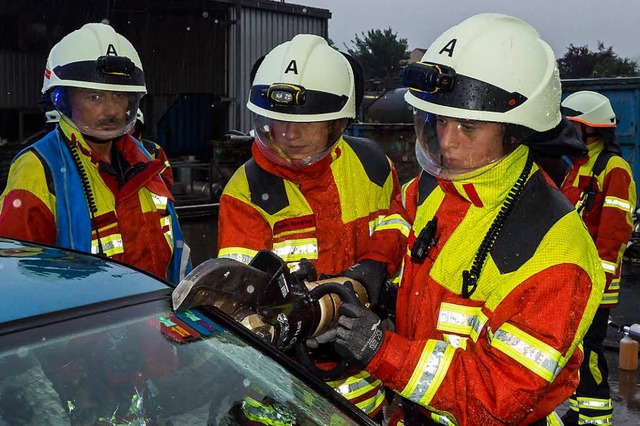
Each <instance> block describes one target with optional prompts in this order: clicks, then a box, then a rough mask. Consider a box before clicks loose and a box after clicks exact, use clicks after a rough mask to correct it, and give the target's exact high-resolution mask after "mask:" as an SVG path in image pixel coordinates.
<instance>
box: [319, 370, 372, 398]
mask: <svg viewBox="0 0 640 426" xmlns="http://www.w3.org/2000/svg"><path fill="white" fill-rule="evenodd" d="M327 384H328V385H329V386H331V387H332V388H334V389H335V390H336V392H338V393H339V394H340V395H342V396H344V397H345V398H347V399H349V400H351V399H354V398H356V397H358V396H360V395H364V394H365V393H367V392H369V391H371V390H373V389H375V388H381V387H382V381H381V380H378V379H376V378H375V377H373V376H371V375H370V374H369V373H367V372H366V371H361V372H359V373H358V374H355V375H353V376H349V377H347V378H346V379H341V380H335V381H333V382H327Z"/></svg>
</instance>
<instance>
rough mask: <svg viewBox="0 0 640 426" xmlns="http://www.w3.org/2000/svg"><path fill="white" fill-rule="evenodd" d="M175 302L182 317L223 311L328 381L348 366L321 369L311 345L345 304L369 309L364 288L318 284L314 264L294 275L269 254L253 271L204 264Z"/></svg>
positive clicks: (233, 264)
mask: <svg viewBox="0 0 640 426" xmlns="http://www.w3.org/2000/svg"><path fill="white" fill-rule="evenodd" d="M172 299H173V308H174V310H175V311H176V312H180V311H184V310H186V309H191V308H195V307H198V306H214V307H216V308H218V309H220V310H221V311H223V312H224V313H226V314H228V315H229V316H231V317H233V318H234V319H235V320H236V321H238V322H239V323H241V324H243V325H244V326H245V327H246V328H248V329H249V330H251V331H252V332H253V333H255V334H256V335H258V336H259V337H260V338H262V339H263V340H265V341H267V342H269V343H271V344H273V345H274V346H276V347H277V348H278V349H280V350H281V351H283V352H287V351H292V350H293V351H295V354H296V357H297V358H298V361H299V362H300V363H301V364H302V365H304V366H305V367H306V368H307V369H309V370H310V371H311V372H312V373H314V374H316V375H317V376H319V377H320V378H322V379H323V380H334V379H336V378H338V377H339V376H340V375H342V373H343V372H344V371H345V369H346V367H347V365H346V364H345V363H344V362H341V363H339V364H338V365H337V366H336V367H335V368H333V369H331V370H327V371H325V370H322V369H319V368H318V367H316V365H315V363H314V362H313V361H311V357H310V351H311V349H309V348H308V347H307V346H306V345H305V342H306V340H307V339H310V338H313V337H316V336H319V335H320V334H322V333H324V332H325V331H327V330H328V329H329V328H330V327H331V326H332V325H333V324H334V323H336V322H337V320H338V308H339V306H340V302H341V301H344V302H345V303H356V302H360V303H362V304H364V305H365V306H369V302H368V297H367V293H366V290H365V289H364V287H363V286H362V285H361V284H360V283H359V282H357V281H355V280H352V279H349V278H344V277H336V278H329V279H324V280H319V281H318V280H317V274H316V271H315V267H314V266H313V264H312V263H311V262H310V261H308V260H303V261H301V262H300V264H299V268H298V269H297V270H296V271H294V272H290V271H289V268H288V267H287V265H286V264H285V263H284V261H283V260H282V259H280V258H279V257H278V256H277V255H275V254H273V253H272V252H270V251H268V250H262V251H260V252H258V254H257V255H256V256H255V257H254V258H253V260H252V261H251V262H250V263H249V264H248V265H246V264H244V263H241V262H238V261H236V260H232V259H225V258H218V259H210V260H207V261H205V262H203V263H201V264H200V265H198V266H197V267H196V268H194V269H193V271H191V273H190V274H189V275H187V276H186V277H185V278H184V279H183V280H182V281H181V282H180V284H179V285H178V286H177V287H176V289H175V290H174V291H173V295H172Z"/></svg>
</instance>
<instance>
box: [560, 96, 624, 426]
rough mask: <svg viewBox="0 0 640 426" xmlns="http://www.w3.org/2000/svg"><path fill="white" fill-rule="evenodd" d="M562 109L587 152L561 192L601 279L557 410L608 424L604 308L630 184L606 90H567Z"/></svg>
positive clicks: (610, 300)
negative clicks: (564, 407) (567, 391)
mask: <svg viewBox="0 0 640 426" xmlns="http://www.w3.org/2000/svg"><path fill="white" fill-rule="evenodd" d="M562 112H563V114H564V115H565V116H566V117H567V118H568V119H569V120H571V121H572V122H573V124H574V125H575V127H576V129H577V131H578V133H579V134H580V136H581V138H582V141H583V142H584V143H585V144H586V145H587V148H588V150H589V153H588V155H587V156H585V157H583V158H578V159H573V167H572V169H571V171H570V173H569V175H568V176H567V178H566V180H565V182H564V184H563V185H562V192H563V193H564V194H565V196H566V197H567V198H568V199H569V201H570V202H571V203H572V204H573V205H575V207H576V210H577V211H578V213H579V214H580V216H581V217H582V220H583V221H584V223H585V225H586V226H587V229H588V231H589V234H591V238H593V241H594V242H595V244H596V248H597V249H598V254H599V255H600V261H601V262H602V268H603V269H604V272H605V276H606V279H607V284H606V287H605V289H604V295H603V297H602V302H600V308H599V309H598V312H597V313H596V316H595V318H594V320H593V323H592V324H591V327H589V331H588V332H587V334H586V336H585V337H584V360H583V361H582V366H581V367H580V384H579V385H578V389H577V390H576V392H575V393H574V394H573V395H572V396H571V398H570V400H569V402H570V409H569V410H568V411H567V413H566V414H565V415H564V416H563V420H564V423H565V424H566V425H578V424H601V425H602V424H611V419H612V414H613V406H612V404H611V395H610V393H609V384H608V377H609V371H608V368H607V360H606V358H605V356H604V348H603V341H604V339H605V337H606V334H607V322H608V319H609V312H610V310H611V308H614V307H615V306H616V305H617V304H618V295H619V293H620V268H621V264H622V255H623V253H624V250H625V248H626V246H627V242H628V241H629V238H630V237H631V229H632V227H633V217H632V216H633V212H634V210H635V205H636V186H635V182H634V181H633V175H632V173H631V168H630V166H629V164H628V163H627V162H626V161H625V160H624V159H623V158H622V157H621V149H620V146H619V145H618V144H617V143H616V137H615V128H616V123H617V121H616V115H615V112H614V111H613V108H612V107H611V103H610V102H609V99H607V97H606V96H604V95H601V94H600V93H596V92H591V91H587V90H585V91H580V92H576V93H573V94H571V95H569V96H568V97H567V98H566V99H565V100H564V101H563V102H562Z"/></svg>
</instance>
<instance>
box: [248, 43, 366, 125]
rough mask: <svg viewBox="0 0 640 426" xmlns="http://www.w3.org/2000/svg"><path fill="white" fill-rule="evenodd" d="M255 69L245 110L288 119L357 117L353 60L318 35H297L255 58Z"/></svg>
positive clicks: (318, 119) (292, 120) (320, 119)
mask: <svg viewBox="0 0 640 426" xmlns="http://www.w3.org/2000/svg"><path fill="white" fill-rule="evenodd" d="M256 66H257V68H255V67H256ZM254 71H255V76H254V77H253V81H252V87H251V93H250V95H249V100H248V101H247V108H249V110H251V111H253V112H255V113H256V114H259V115H263V116H265V117H269V118H273V119H276V120H281V121H290V122H313V121H327V120H335V119H339V118H355V117H356V106H357V104H359V101H358V100H357V97H358V96H357V95H358V93H357V92H356V76H355V75H354V69H353V65H352V62H351V61H350V59H349V58H348V57H347V56H346V55H344V54H342V53H340V52H339V51H337V50H335V49H334V48H332V47H330V46H329V45H328V44H327V41H326V40H325V39H323V38H322V37H319V36H316V35H312V34H298V35H297V36H295V37H294V38H293V39H291V41H287V42H285V43H282V44H280V45H278V46H276V47H275V48H274V49H273V50H272V51H271V52H269V53H268V54H267V55H266V56H265V57H264V58H262V59H261V60H259V61H258V62H256V65H254Z"/></svg>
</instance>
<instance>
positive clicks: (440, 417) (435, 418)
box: [430, 411, 457, 426]
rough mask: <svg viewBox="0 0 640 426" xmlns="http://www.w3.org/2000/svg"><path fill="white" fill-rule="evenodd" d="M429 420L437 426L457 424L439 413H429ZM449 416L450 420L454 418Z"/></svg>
mask: <svg viewBox="0 0 640 426" xmlns="http://www.w3.org/2000/svg"><path fill="white" fill-rule="evenodd" d="M430 414H431V419H432V420H433V421H434V422H436V423H438V424H439V425H447V426H449V425H451V426H453V425H457V423H455V422H454V421H453V420H451V419H449V417H447V414H439V413H435V412H433V411H432V412H431V413H430ZM449 416H451V418H454V417H453V416H452V415H451V414H449Z"/></svg>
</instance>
